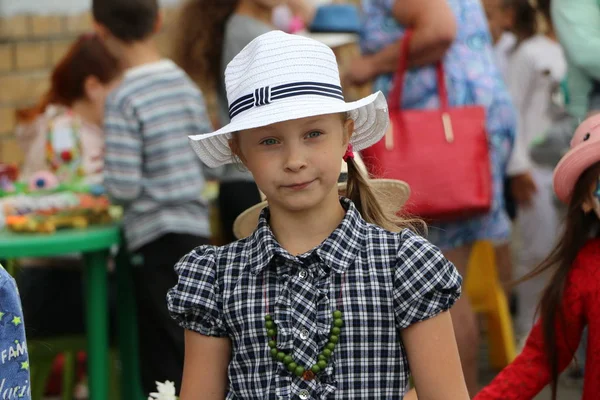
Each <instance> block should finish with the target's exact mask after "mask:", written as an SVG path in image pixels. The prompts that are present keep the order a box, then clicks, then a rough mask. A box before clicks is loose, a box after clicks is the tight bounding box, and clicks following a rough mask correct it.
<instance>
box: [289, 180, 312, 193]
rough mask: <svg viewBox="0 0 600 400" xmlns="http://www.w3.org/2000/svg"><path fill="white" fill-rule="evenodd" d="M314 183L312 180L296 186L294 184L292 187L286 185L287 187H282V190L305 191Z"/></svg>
mask: <svg viewBox="0 0 600 400" xmlns="http://www.w3.org/2000/svg"><path fill="white" fill-rule="evenodd" d="M314 181H315V180H314V179H313V180H312V181H309V182H304V183H298V184H294V185H287V186H284V188H286V189H290V190H302V189H306V188H307V187H308V186H309V185H310V184H311V183H313V182H314Z"/></svg>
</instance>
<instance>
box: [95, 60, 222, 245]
mask: <svg viewBox="0 0 600 400" xmlns="http://www.w3.org/2000/svg"><path fill="white" fill-rule="evenodd" d="M104 125H105V126H104V128H105V135H106V150H105V151H106V153H105V166H104V183H105V186H106V189H107V191H108V193H109V195H110V196H111V198H112V199H113V201H115V202H116V203H118V204H122V205H123V206H124V209H125V214H124V226H125V236H126V238H127V243H128V247H129V249H130V250H136V249H138V248H140V247H141V246H143V245H145V244H148V243H149V242H152V241H153V240H155V239H158V238H159V237H160V236H162V235H165V234H167V233H185V234H193V235H198V236H204V237H208V236H209V235H210V229H209V221H208V209H207V206H206V204H204V203H203V202H202V200H201V191H202V188H203V186H204V176H203V172H202V164H201V162H200V161H199V160H198V158H197V157H196V156H195V154H194V152H193V150H192V148H191V146H190V145H189V143H188V135H194V134H199V133H206V132H210V131H212V127H211V125H210V120H209V118H208V115H207V113H206V107H205V104H204V99H203V97H202V94H201V92H200V90H199V89H198V88H197V87H196V85H194V83H192V81H191V80H190V79H189V78H188V76H187V75H186V74H185V73H184V72H183V71H182V70H181V69H180V68H179V67H177V66H176V65H175V64H174V63H173V62H171V61H169V60H162V61H158V62H155V63H151V64H145V65H142V66H139V67H135V68H132V69H129V70H128V71H127V72H126V74H125V78H124V81H123V82H122V83H121V85H120V86H119V87H118V88H117V89H115V91H114V92H113V93H111V95H110V96H109V98H108V99H107V102H106V110H105V120H104Z"/></svg>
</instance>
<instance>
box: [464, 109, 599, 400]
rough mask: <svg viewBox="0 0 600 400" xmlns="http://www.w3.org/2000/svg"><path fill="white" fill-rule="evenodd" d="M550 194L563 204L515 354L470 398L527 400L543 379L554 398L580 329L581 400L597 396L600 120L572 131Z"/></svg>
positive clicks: (592, 119) (593, 119)
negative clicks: (583, 346)
mask: <svg viewBox="0 0 600 400" xmlns="http://www.w3.org/2000/svg"><path fill="white" fill-rule="evenodd" d="M554 189H555V191H556V195H557V196H558V198H559V199H560V200H561V201H563V202H565V203H568V211H567V216H566V222H565V228H564V231H563V233H562V236H561V238H560V241H559V242H558V245H557V246H556V248H555V249H554V250H553V251H552V252H551V253H550V256H548V258H546V260H545V261H544V262H542V263H541V264H540V266H539V267H538V268H537V269H536V270H535V271H534V272H533V274H532V275H535V274H540V273H542V272H545V271H551V272H552V278H551V280H550V282H549V284H548V286H547V287H546V289H545V290H544V292H543V295H542V298H541V301H540V305H539V309H540V320H539V321H538V322H537V323H536V324H535V326H534V328H533V330H532V331H531V334H530V335H529V338H528V339H527V343H526V345H525V348H524V349H523V352H522V353H521V354H520V355H519V356H518V357H517V358H516V360H515V361H513V363H512V364H510V365H509V366H508V367H506V368H505V369H504V370H503V371H502V372H501V373H500V374H499V375H498V376H497V377H496V378H495V379H494V381H493V382H492V383H491V384H490V385H489V386H488V387H486V388H485V389H484V390H483V391H482V392H481V393H479V394H478V395H477V397H476V399H477V400H485V399H502V400H513V399H514V400H516V399H523V400H525V399H532V398H533V397H534V396H535V395H536V394H537V393H539V391H540V390H542V388H543V387H544V386H546V385H547V384H548V383H549V382H550V383H551V384H552V398H553V399H556V385H557V379H558V374H559V373H560V372H561V371H562V370H564V369H565V368H566V367H567V365H569V363H570V362H571V360H572V358H573V354H574V352H575V350H576V349H577V346H578V344H579V341H580V338H581V335H582V332H583V330H584V328H585V327H586V326H588V328H589V329H588V333H589V336H588V348H587V357H586V364H585V377H584V388H583V400H592V399H597V398H598V393H600V380H599V379H598V377H599V376H600V370H599V368H600V356H599V354H600V353H599V352H598V349H599V348H600V336H599V335H598V331H597V329H598V328H599V323H600V322H599V321H600V301H599V300H598V293H599V292H600V275H599V274H600V116H593V117H591V118H589V119H587V120H585V121H584V122H583V123H582V124H581V125H580V126H579V127H578V128H577V130H576V131H575V135H574V136H573V140H572V141H571V150H570V151H569V152H568V153H567V154H566V155H565V156H564V157H563V158H562V160H561V161H560V163H559V164H558V166H557V167H556V169H555V171H554Z"/></svg>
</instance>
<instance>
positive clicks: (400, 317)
mask: <svg viewBox="0 0 600 400" xmlns="http://www.w3.org/2000/svg"><path fill="white" fill-rule="evenodd" d="M461 284H462V278H461V276H460V274H459V273H458V271H457V270H456V268H455V267H454V265H453V264H452V263H451V262H449V261H448V260H446V258H445V257H444V256H443V255H442V252H441V251H440V250H439V249H438V248H437V247H435V246H434V245H432V244H431V243H429V242H428V241H427V240H425V239H424V238H422V237H420V236H418V235H416V234H414V233H413V232H411V231H409V230H405V231H403V232H402V233H401V242H400V246H399V249H398V256H397V260H396V269H395V274H394V289H393V297H394V310H395V316H396V325H397V327H398V328H399V329H404V328H407V327H408V326H410V325H412V324H414V323H416V322H420V321H424V320H426V319H429V318H431V317H434V316H436V315H437V314H439V313H441V312H443V311H447V310H448V309H450V307H452V305H453V304H454V303H455V302H456V300H458V298H459V297H460V294H461Z"/></svg>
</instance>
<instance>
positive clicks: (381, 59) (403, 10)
mask: <svg viewBox="0 0 600 400" xmlns="http://www.w3.org/2000/svg"><path fill="white" fill-rule="evenodd" d="M392 14H393V16H394V18H395V19H396V20H397V21H398V22H399V23H400V24H401V25H403V26H404V27H406V28H407V29H412V30H413V36H412V39H411V43H410V50H409V58H410V59H409V66H410V67H417V66H421V65H427V64H431V63H434V62H437V61H439V60H441V59H442V58H443V57H444V55H445V54H446V51H447V50H448V48H449V47H450V45H452V42H454V39H455V37H456V19H455V17H454V14H453V12H452V9H451V8H450V6H449V5H448V1H447V0H396V1H395V2H394V7H393V10H392ZM400 46H401V40H398V41H396V42H395V43H392V44H390V45H388V46H387V47H384V48H383V49H382V50H381V51H379V52H378V53H375V54H372V55H368V56H364V57H361V58H360V59H358V60H355V61H353V62H352V66H351V68H350V71H349V72H348V79H349V80H350V81H351V82H353V83H357V84H362V83H365V82H367V81H370V80H371V79H373V78H375V77H376V76H378V75H381V74H389V73H393V72H396V69H397V68H398V58H399V55H400Z"/></svg>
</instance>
